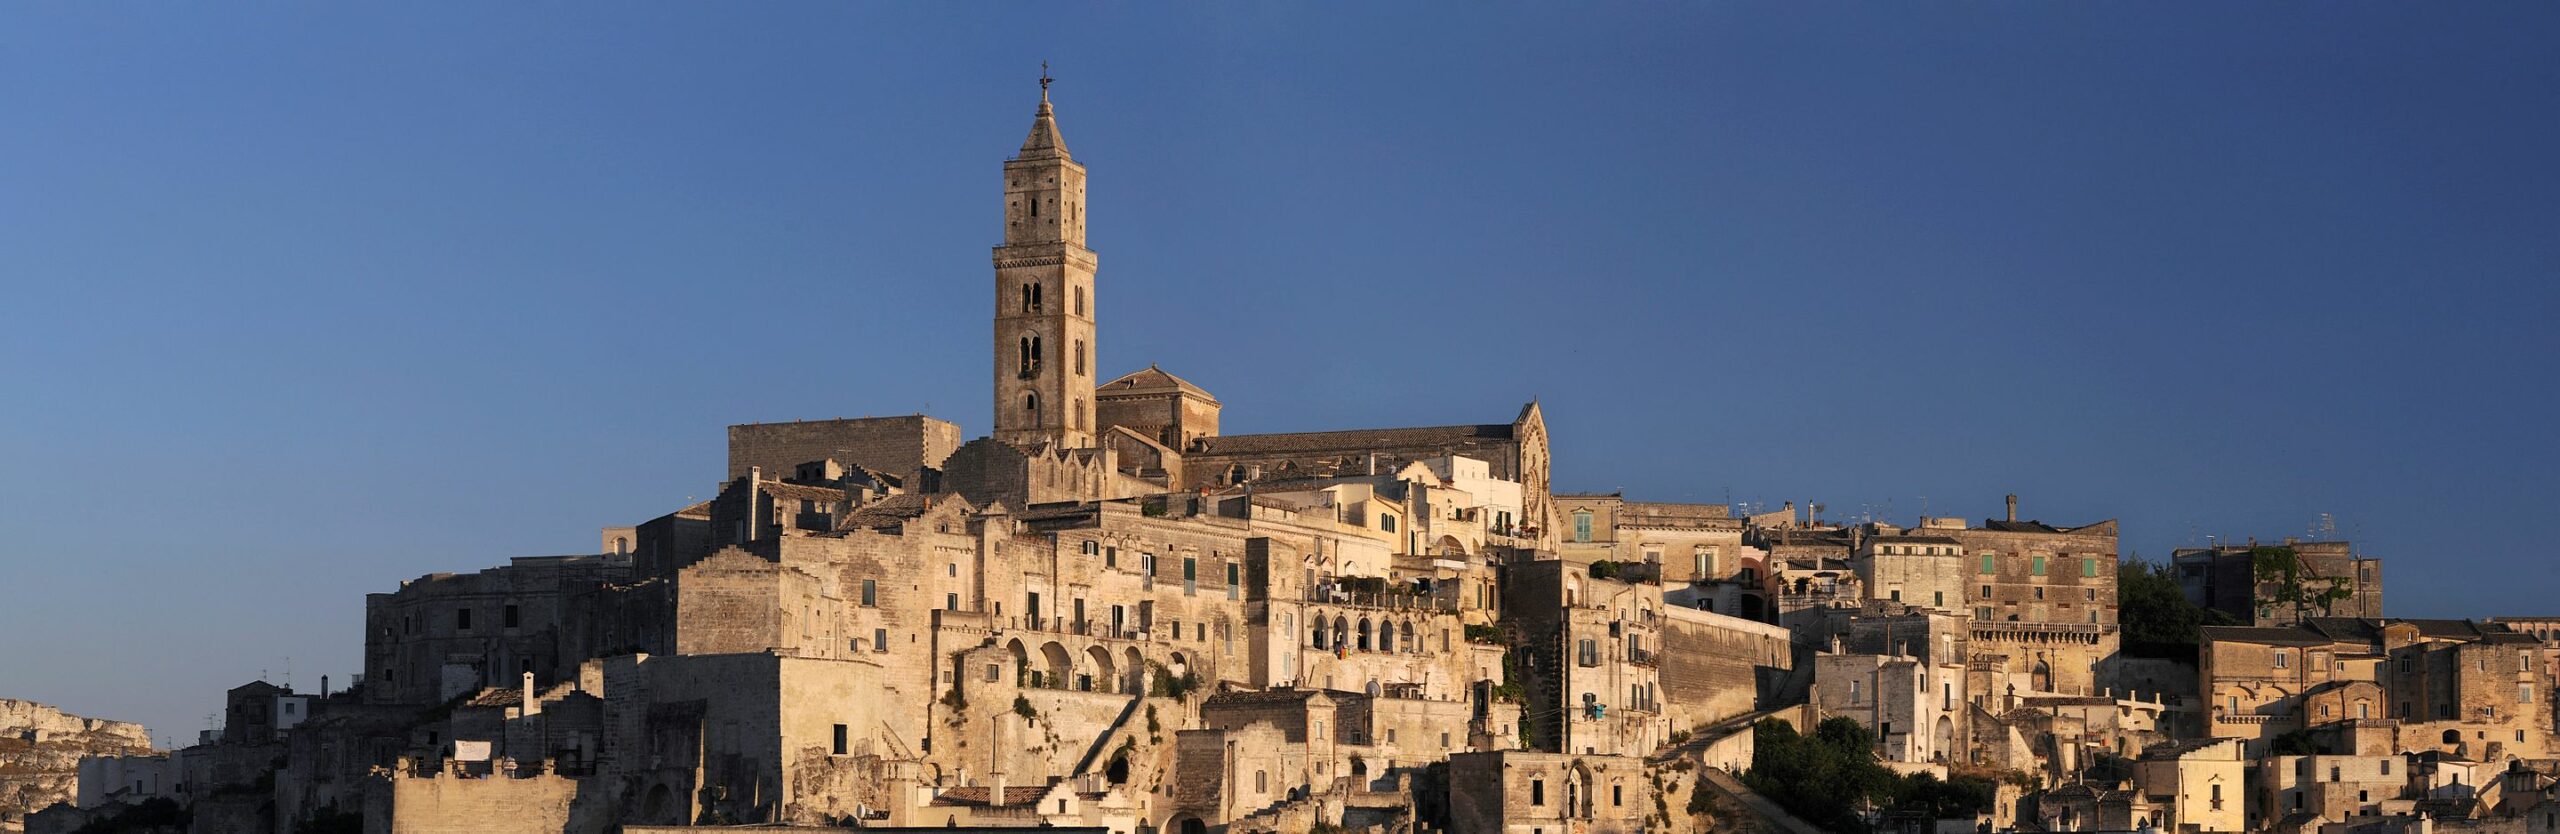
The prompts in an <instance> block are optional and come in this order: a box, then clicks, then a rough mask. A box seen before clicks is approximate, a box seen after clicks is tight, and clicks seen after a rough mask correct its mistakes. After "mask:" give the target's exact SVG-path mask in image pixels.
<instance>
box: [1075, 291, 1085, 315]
mask: <svg viewBox="0 0 2560 834" xmlns="http://www.w3.org/2000/svg"><path fill="white" fill-rule="evenodd" d="M1076 315H1079V316H1081V315H1084V288H1083V287H1077V288H1076Z"/></svg>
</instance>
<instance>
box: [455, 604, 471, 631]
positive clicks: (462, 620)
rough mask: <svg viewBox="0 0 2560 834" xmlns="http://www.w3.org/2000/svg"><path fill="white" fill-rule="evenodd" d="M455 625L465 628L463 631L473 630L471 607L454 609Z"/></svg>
mask: <svg viewBox="0 0 2560 834" xmlns="http://www.w3.org/2000/svg"><path fill="white" fill-rule="evenodd" d="M453 627H454V628H458V629H461V630H463V631H470V630H471V609H468V608H456V609H453Z"/></svg>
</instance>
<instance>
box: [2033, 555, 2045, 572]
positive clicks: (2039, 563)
mask: <svg viewBox="0 0 2560 834" xmlns="http://www.w3.org/2000/svg"><path fill="white" fill-rule="evenodd" d="M2035 569H2036V575H2037V576H2043V575H2044V557H2042V556H2038V557H2036V565H2035Z"/></svg>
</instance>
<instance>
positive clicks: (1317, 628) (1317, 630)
mask: <svg viewBox="0 0 2560 834" xmlns="http://www.w3.org/2000/svg"><path fill="white" fill-rule="evenodd" d="M1311 622H1312V623H1313V624H1314V627H1313V628H1310V629H1308V638H1307V644H1308V645H1311V646H1314V647H1315V648H1316V650H1317V651H1323V650H1325V649H1329V648H1332V647H1333V644H1332V643H1331V642H1330V641H1327V640H1326V639H1325V637H1326V636H1327V635H1326V634H1325V630H1326V629H1329V628H1332V627H1333V621H1332V620H1329V619H1326V618H1325V616H1324V612H1323V611H1317V612H1316V613H1315V616H1314V617H1313V618H1312V619H1311Z"/></svg>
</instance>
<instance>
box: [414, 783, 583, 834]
mask: <svg viewBox="0 0 2560 834" xmlns="http://www.w3.org/2000/svg"><path fill="white" fill-rule="evenodd" d="M578 788H579V784H578V780H576V779H570V778H566V777H561V776H550V775H545V776H534V777H526V778H514V779H509V778H499V779H464V778H459V777H454V776H432V777H418V778H400V779H394V780H392V781H391V785H390V791H391V815H390V816H391V818H390V820H389V825H388V826H387V827H384V828H381V829H378V830H382V831H387V832H389V834H510V833H511V832H521V834H588V832H602V831H604V830H606V828H607V827H608V826H609V825H610V823H611V820H610V819H607V818H605V815H603V814H597V813H588V814H578V813H573V812H572V806H573V805H574V804H575V803H576V802H577V799H578ZM374 825H375V824H374V822H373V821H372V820H367V828H368V829H374Z"/></svg>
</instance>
